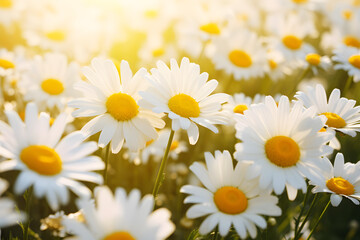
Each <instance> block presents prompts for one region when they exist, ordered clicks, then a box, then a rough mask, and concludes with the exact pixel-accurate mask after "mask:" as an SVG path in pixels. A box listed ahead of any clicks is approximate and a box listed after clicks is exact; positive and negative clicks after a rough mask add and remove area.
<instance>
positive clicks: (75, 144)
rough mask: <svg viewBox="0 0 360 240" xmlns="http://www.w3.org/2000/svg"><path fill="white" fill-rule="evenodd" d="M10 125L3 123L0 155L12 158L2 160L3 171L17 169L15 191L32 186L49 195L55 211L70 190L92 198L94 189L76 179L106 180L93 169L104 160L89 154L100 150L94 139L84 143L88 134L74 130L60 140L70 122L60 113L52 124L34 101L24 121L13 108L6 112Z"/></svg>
mask: <svg viewBox="0 0 360 240" xmlns="http://www.w3.org/2000/svg"><path fill="white" fill-rule="evenodd" d="M6 115H7V117H8V120H9V123H10V126H9V125H8V124H6V123H4V122H0V133H1V135H0V146H1V147H0V155H1V156H3V157H5V158H7V159H9V160H6V161H3V162H2V163H0V171H1V172H4V171H9V170H18V171H20V175H19V176H18V177H17V179H16V182H15V188H14V191H15V193H16V194H21V193H23V192H24V191H25V190H26V189H28V188H29V187H31V186H33V189H34V194H35V196H36V197H38V198H41V197H44V196H45V197H46V199H47V202H48V203H49V205H50V207H51V208H52V209H53V210H57V209H58V208H59V204H63V205H64V204H67V203H68V202H69V199H70V195H69V191H68V189H70V190H71V191H72V192H74V193H75V194H77V195H78V196H81V197H90V195H91V191H90V190H89V189H88V188H87V187H86V186H85V185H83V184H82V183H80V182H78V181H77V180H81V181H87V182H93V183H97V184H101V183H102V181H103V179H102V176H101V175H99V174H98V173H95V172H92V171H94V170H101V169H103V168H104V163H103V161H102V160H101V159H100V158H99V157H96V156H89V154H91V153H93V152H94V151H96V150H97V146H96V143H95V142H88V143H83V141H84V139H85V137H84V135H83V134H82V133H81V132H79V131H76V132H73V133H71V134H69V135H67V136H66V137H64V138H63V139H61V140H60V138H61V136H62V134H63V132H64V128H65V125H66V122H67V116H66V115H65V114H61V115H59V116H58V117H57V118H56V119H55V121H54V123H53V124H52V125H51V127H50V126H49V122H50V117H49V115H48V114H46V113H40V115H39V114H38V110H37V107H36V105H35V104H34V103H29V104H28V105H27V106H26V112H25V123H24V122H23V121H22V120H21V118H20V117H19V115H18V114H17V113H16V112H14V111H12V110H11V111H7V112H6Z"/></svg>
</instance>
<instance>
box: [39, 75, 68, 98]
mask: <svg viewBox="0 0 360 240" xmlns="http://www.w3.org/2000/svg"><path fill="white" fill-rule="evenodd" d="M41 88H42V90H43V91H44V92H46V93H48V94H50V95H59V94H60V93H62V92H63V91H64V85H63V84H62V82H60V81H59V80H57V79H54V78H49V79H46V80H44V81H42V83H41Z"/></svg>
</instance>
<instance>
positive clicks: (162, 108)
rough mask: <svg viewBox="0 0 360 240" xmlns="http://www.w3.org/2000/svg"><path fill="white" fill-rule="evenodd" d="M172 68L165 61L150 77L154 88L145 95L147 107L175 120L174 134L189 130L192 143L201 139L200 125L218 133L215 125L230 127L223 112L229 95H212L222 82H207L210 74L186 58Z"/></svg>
mask: <svg viewBox="0 0 360 240" xmlns="http://www.w3.org/2000/svg"><path fill="white" fill-rule="evenodd" d="M170 65H171V68H170V69H169V68H168V67H167V66H166V64H165V63H164V62H162V61H158V62H157V68H153V69H151V73H152V75H151V76H149V77H147V79H148V80H149V82H150V84H151V86H150V88H149V89H147V91H144V92H141V95H142V97H143V98H144V101H143V105H144V106H147V107H149V108H150V107H151V108H152V110H153V111H154V112H156V113H163V112H165V113H167V114H168V116H169V118H171V119H172V129H173V130H174V131H176V130H178V129H180V128H182V129H184V130H187V134H188V136H189V141H190V144H195V143H196V142H197V140H198V138H199V129H198V127H197V125H196V124H199V125H201V126H204V127H206V128H208V129H210V130H211V131H213V132H215V133H217V132H218V129H217V128H216V127H215V126H214V124H226V122H227V121H226V118H225V117H224V115H223V113H221V112H220V110H221V104H222V103H224V102H226V101H227V99H228V95H227V94H223V93H217V94H213V95H211V96H209V95H210V94H211V93H212V92H213V91H214V90H215V88H216V87H217V85H218V81H216V80H214V79H213V80H210V81H208V82H206V81H207V79H208V77H209V75H208V73H201V74H200V66H199V65H197V64H195V63H190V62H189V59H188V58H183V59H182V61H181V65H180V67H179V66H178V64H177V62H176V60H175V59H171V60H170Z"/></svg>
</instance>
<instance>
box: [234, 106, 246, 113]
mask: <svg viewBox="0 0 360 240" xmlns="http://www.w3.org/2000/svg"><path fill="white" fill-rule="evenodd" d="M245 110H248V107H247V106H246V105H245V104H239V105H237V106H236V107H234V110H233V111H234V113H240V114H244V111H245Z"/></svg>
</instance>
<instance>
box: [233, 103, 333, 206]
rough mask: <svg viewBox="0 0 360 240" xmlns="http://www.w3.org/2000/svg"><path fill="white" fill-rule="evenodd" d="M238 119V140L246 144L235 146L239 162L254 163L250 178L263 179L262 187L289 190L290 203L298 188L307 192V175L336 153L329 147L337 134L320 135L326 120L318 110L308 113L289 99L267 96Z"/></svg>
mask: <svg viewBox="0 0 360 240" xmlns="http://www.w3.org/2000/svg"><path fill="white" fill-rule="evenodd" d="M237 120H238V123H237V124H236V125H235V127H236V131H237V132H236V137H237V138H239V139H240V140H241V141H242V143H238V144H236V146H235V148H236V152H235V153H234V156H235V158H236V160H238V161H247V162H251V163H252V165H250V167H249V170H248V177H249V178H250V179H252V178H256V177H260V187H261V188H263V189H271V190H274V191H275V193H276V194H278V195H279V194H281V193H282V192H283V191H284V189H285V187H286V190H287V194H288V197H289V199H290V200H294V199H295V197H296V195H297V189H302V190H303V191H306V181H305V179H304V176H310V175H312V174H314V171H315V169H317V165H316V163H317V161H318V160H319V159H320V158H321V156H323V155H325V154H328V153H331V152H332V148H331V147H329V146H326V145H325V144H326V143H327V142H328V141H329V140H330V139H331V138H332V137H333V134H330V133H326V132H319V130H320V129H321V128H322V127H323V126H324V118H322V117H318V116H315V111H314V109H307V110H305V109H304V107H303V105H302V103H301V102H296V103H295V104H294V105H293V106H290V102H289V99H288V98H287V97H286V96H282V97H281V98H280V101H279V102H278V103H276V102H275V100H274V99H273V98H272V97H270V96H267V97H266V98H265V103H259V104H256V105H253V106H252V107H251V109H249V110H248V111H245V112H244V114H243V115H239V116H237Z"/></svg>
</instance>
